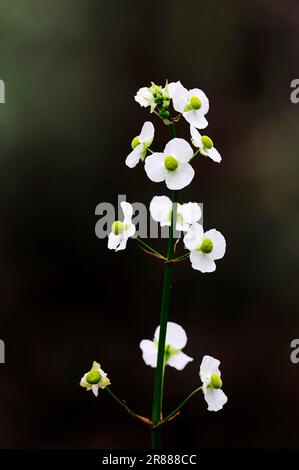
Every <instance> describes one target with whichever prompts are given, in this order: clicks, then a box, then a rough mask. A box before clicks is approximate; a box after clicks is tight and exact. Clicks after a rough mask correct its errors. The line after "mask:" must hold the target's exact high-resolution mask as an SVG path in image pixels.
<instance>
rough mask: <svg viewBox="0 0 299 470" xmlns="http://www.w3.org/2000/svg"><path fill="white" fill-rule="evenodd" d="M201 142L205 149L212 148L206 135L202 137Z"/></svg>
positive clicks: (210, 140) (211, 143)
mask: <svg viewBox="0 0 299 470" xmlns="http://www.w3.org/2000/svg"><path fill="white" fill-rule="evenodd" d="M201 141H202V143H203V145H204V146H205V147H206V148H207V149H211V148H212V147H213V146H214V144H213V141H212V139H210V137H208V136H207V135H203V136H202V138H201Z"/></svg>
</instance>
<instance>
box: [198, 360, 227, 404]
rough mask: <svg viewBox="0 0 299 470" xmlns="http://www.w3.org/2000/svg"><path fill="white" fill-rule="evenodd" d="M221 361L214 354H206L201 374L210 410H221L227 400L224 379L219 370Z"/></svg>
mask: <svg viewBox="0 0 299 470" xmlns="http://www.w3.org/2000/svg"><path fill="white" fill-rule="evenodd" d="M219 365H220V361H218V359H215V358H214V357H212V356H204V357H203V360H202V363H201V366H200V372H199V376H200V379H201V381H202V383H203V393H204V397H205V400H206V402H207V404H208V410H209V411H219V410H221V409H222V408H223V406H224V405H225V403H226V402H227V396H226V395H225V393H224V392H223V391H222V390H221V387H222V380H221V378H220V377H221V372H220V370H219Z"/></svg>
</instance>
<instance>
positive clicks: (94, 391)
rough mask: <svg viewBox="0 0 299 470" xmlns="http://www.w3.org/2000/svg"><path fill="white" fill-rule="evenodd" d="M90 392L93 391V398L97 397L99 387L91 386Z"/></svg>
mask: <svg viewBox="0 0 299 470" xmlns="http://www.w3.org/2000/svg"><path fill="white" fill-rule="evenodd" d="M91 390H92V391H93V394H94V396H95V397H97V396H98V394H99V387H98V386H97V385H92V387H91Z"/></svg>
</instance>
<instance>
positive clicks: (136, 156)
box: [126, 144, 143, 168]
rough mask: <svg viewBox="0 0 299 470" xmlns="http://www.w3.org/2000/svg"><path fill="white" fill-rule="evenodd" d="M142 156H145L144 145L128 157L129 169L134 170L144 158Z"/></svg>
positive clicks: (140, 145)
mask: <svg viewBox="0 0 299 470" xmlns="http://www.w3.org/2000/svg"><path fill="white" fill-rule="evenodd" d="M142 156H143V144H139V145H137V147H135V148H134V150H132V152H131V153H129V155H128V156H127V158H126V165H127V166H128V167H129V168H134V167H135V166H136V165H137V163H138V162H139V160H140V159H141V158H142Z"/></svg>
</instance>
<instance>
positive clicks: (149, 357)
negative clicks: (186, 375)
mask: <svg viewBox="0 0 299 470" xmlns="http://www.w3.org/2000/svg"><path fill="white" fill-rule="evenodd" d="M159 336H160V327H159V326H158V328H157V329H156V331H155V334H154V340H153V341H150V340H149V339H143V340H142V341H141V342H140V348H141V350H142V357H143V360H144V362H145V364H146V365H147V366H151V367H156V366H157V357H158V344H159ZM186 344H187V335H186V332H185V330H184V329H183V328H182V327H181V326H180V325H178V324H177V323H174V322H168V323H167V330H166V341H165V364H167V365H169V366H171V367H174V368H175V369H177V370H183V369H184V367H185V366H186V365H187V364H188V362H191V361H193V358H192V357H189V356H187V354H185V353H183V352H182V349H183V348H184V347H185V346H186Z"/></svg>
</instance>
